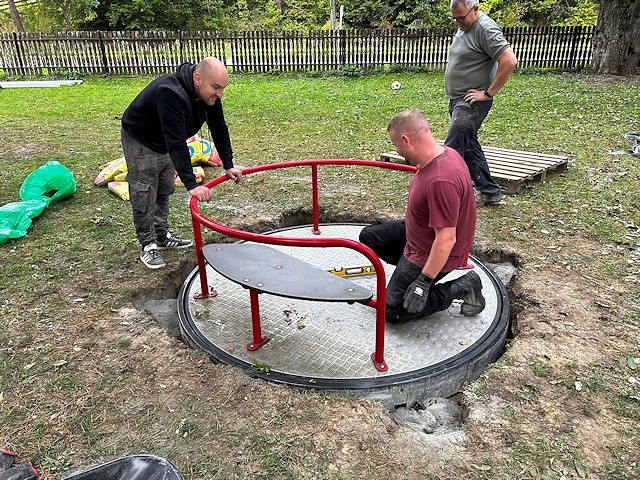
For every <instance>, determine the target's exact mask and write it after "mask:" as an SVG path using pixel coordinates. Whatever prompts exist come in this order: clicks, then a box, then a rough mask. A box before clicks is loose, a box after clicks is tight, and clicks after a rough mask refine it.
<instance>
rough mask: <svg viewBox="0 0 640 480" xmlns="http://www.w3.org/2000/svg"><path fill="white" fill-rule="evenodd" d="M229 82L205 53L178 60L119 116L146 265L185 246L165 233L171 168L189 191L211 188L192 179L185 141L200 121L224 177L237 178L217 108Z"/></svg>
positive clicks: (206, 194) (201, 195) (158, 263)
mask: <svg viewBox="0 0 640 480" xmlns="http://www.w3.org/2000/svg"><path fill="white" fill-rule="evenodd" d="M228 83H229V73H228V72H227V68H226V66H225V65H224V64H223V63H222V62H221V61H220V60H218V59H216V58H212V57H207V58H205V59H203V60H202V61H201V62H200V63H198V64H197V65H194V64H191V63H184V64H182V65H180V66H179V67H178V69H177V71H176V72H175V73H172V74H168V75H163V76H161V77H159V78H157V79H155V80H153V81H152V82H151V83H150V84H149V85H147V86H146V87H145V88H144V89H143V90H142V91H141V92H140V93H139V94H138V96H137V97H136V98H135V99H134V100H133V102H131V104H130V105H129V106H128V107H127V109H126V110H125V112H124V115H123V116H122V130H121V140H122V149H123V151H124V156H125V159H126V161H127V183H128V184H129V197H130V199H131V207H132V209H133V223H134V226H135V229H136V236H137V238H138V241H139V242H140V244H141V245H142V252H141V254H140V259H141V260H142V262H143V263H144V264H145V265H146V266H147V267H149V268H154V269H155V268H161V267H164V266H165V265H166V263H165V261H164V260H163V259H162V257H161V256H160V255H159V254H158V250H162V249H176V248H187V247H190V246H191V245H192V244H193V242H191V241H190V240H184V239H181V238H179V237H176V236H175V235H173V234H171V232H170V231H169V195H171V194H172V193H173V192H174V191H175V180H174V178H175V172H177V173H178V176H179V177H180V179H181V180H182V183H183V184H184V186H185V188H186V189H187V191H188V192H189V194H190V195H192V196H194V197H197V198H198V200H200V201H203V202H208V201H209V200H211V191H210V190H209V189H208V188H207V187H205V186H199V185H198V184H197V183H196V177H195V175H194V173H193V167H192V165H191V155H190V153H189V148H188V146H187V143H186V141H187V139H188V138H189V137H191V136H193V135H195V134H196V133H198V131H200V128H201V127H202V125H203V124H204V123H205V122H206V123H207V126H208V127H209V131H210V132H211V137H212V139H213V143H214V145H215V147H216V150H217V151H218V154H219V155H220V159H221V160H222V165H223V168H224V170H225V173H226V175H227V177H229V178H230V179H232V180H234V181H235V182H239V181H240V179H241V178H242V172H241V171H240V170H239V169H237V168H234V166H233V151H232V149H231V140H230V139H229V129H228V128H227V124H226V122H225V120H224V114H223V112H222V103H221V101H220V99H221V98H222V94H223V91H224V89H225V87H226V86H227V84H228Z"/></svg>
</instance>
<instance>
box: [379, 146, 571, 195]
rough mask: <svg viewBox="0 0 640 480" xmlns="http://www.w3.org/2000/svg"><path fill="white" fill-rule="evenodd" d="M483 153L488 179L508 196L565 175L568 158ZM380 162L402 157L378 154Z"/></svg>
mask: <svg viewBox="0 0 640 480" xmlns="http://www.w3.org/2000/svg"><path fill="white" fill-rule="evenodd" d="M439 143H442V142H439ZM482 150H483V151H484V154H485V157H486V158H487V164H488V165H489V172H490V173H491V177H492V178H493V179H494V180H495V181H496V182H498V183H501V184H506V186H504V187H503V190H504V193H507V194H513V193H518V191H520V188H522V184H523V183H524V182H525V181H533V182H542V181H544V180H545V179H546V176H547V172H550V171H553V172H564V171H565V170H566V169H567V164H568V158H567V157H565V156H563V155H549V154H546V153H533V152H525V151H522V150H509V149H506V148H496V147H485V146H483V147H482ZM380 160H382V161H387V162H388V161H399V162H403V161H404V157H402V156H401V155H398V153H397V152H388V153H383V154H381V155H380Z"/></svg>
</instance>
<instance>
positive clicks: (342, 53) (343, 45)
mask: <svg viewBox="0 0 640 480" xmlns="http://www.w3.org/2000/svg"><path fill="white" fill-rule="evenodd" d="M338 33H339V34H340V65H343V66H344V65H345V63H346V61H347V55H346V49H347V36H346V35H347V32H346V31H345V30H338Z"/></svg>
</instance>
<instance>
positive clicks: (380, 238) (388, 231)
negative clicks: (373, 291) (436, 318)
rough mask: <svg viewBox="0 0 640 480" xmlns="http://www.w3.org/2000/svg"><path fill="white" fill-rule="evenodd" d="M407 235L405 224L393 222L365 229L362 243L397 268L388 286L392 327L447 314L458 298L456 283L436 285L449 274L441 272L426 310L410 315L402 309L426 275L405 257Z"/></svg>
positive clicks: (388, 305)
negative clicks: (414, 284) (409, 290)
mask: <svg viewBox="0 0 640 480" xmlns="http://www.w3.org/2000/svg"><path fill="white" fill-rule="evenodd" d="M405 232H406V230H405V223H404V220H392V221H383V222H381V223H374V224H373V225H368V226H366V227H364V228H363V229H362V231H361V232H360V237H359V240H360V243H362V244H364V245H366V246H367V247H369V248H370V249H371V250H373V251H374V252H375V253H376V255H378V257H380V259H381V260H384V261H386V262H387V263H390V264H392V265H396V269H395V270H394V272H393V275H391V279H390V280H389V284H388V285H387V298H386V319H387V322H389V323H400V322H405V321H407V320H412V319H415V318H422V317H426V316H427V315H431V314H432V313H435V312H439V311H441V310H446V309H447V308H449V305H451V302H453V300H454V298H455V295H454V293H453V292H452V291H451V283H452V282H446V283H438V284H436V282H438V281H439V280H440V279H442V278H443V277H444V276H445V275H446V274H447V273H448V272H441V273H439V274H438V275H437V276H436V278H435V280H434V281H433V283H432V284H431V288H429V297H428V298H427V304H426V305H425V308H424V310H422V311H421V312H418V313H409V312H407V311H406V310H405V309H404V308H402V304H403V302H404V294H405V292H406V291H407V288H409V285H411V282H413V281H414V280H415V279H416V278H418V275H420V273H422V267H419V266H418V265H415V264H413V263H411V262H410V261H409V260H407V259H406V258H405V257H404V255H403V254H402V252H403V251H404V245H405V243H407V238H406V233H405Z"/></svg>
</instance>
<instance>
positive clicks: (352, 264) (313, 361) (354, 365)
mask: <svg viewBox="0 0 640 480" xmlns="http://www.w3.org/2000/svg"><path fill="white" fill-rule="evenodd" d="M320 227H321V228H320V235H314V234H313V233H312V226H310V225H304V226H296V227H290V228H286V229H280V230H274V231H272V232H267V233H265V234H266V235H269V234H277V235H278V236H280V237H294V238H318V237H327V238H335V237H339V238H348V239H353V240H357V239H358V235H359V233H360V230H361V229H362V228H363V227H364V225H362V224H323V225H321V226H320ZM271 247H272V248H275V249H278V250H281V251H283V252H285V253H288V254H289V255H292V256H294V257H296V258H299V259H301V260H303V261H305V262H307V263H309V264H311V265H314V266H317V267H319V268H322V269H325V270H336V271H340V270H341V269H346V268H356V269H357V267H362V266H366V265H368V264H369V263H370V262H369V261H368V259H367V258H366V257H365V256H364V255H362V254H360V253H358V252H357V251H355V250H352V249H347V248H340V247H311V248H307V247H290V246H279V245H271ZM469 263H470V264H471V265H474V270H475V271H476V272H477V273H478V275H479V276H480V278H481V279H482V285H483V289H482V293H483V295H484V297H485V299H486V308H485V309H484V311H483V312H482V313H481V314H480V315H477V316H474V317H465V316H463V315H461V314H460V302H459V301H457V300H456V301H454V303H453V304H452V305H451V306H450V307H449V309H448V310H446V311H443V312H438V313H436V314H433V315H431V316H428V317H425V318H424V319H418V320H413V321H410V322H406V323H404V324H401V325H393V324H387V326H386V329H385V350H384V357H385V361H386V363H387V365H388V366H389V369H388V371H386V372H380V371H378V370H376V368H375V367H374V365H373V363H372V361H371V353H372V352H373V351H374V347H375V344H374V342H375V313H376V311H375V309H374V308H372V307H369V306H366V305H363V304H359V303H356V304H346V303H336V302H317V301H314V302H312V301H306V300H296V299H290V298H283V297H278V296H273V295H268V294H261V295H260V313H261V320H262V331H263V333H264V334H266V335H268V336H269V337H270V340H269V342H267V343H266V344H264V345H263V346H262V347H260V348H259V349H258V350H255V351H251V352H250V351H248V350H247V348H246V346H247V343H248V342H249V341H250V340H251V309H250V296H249V291H248V290H247V289H245V288H243V287H242V286H240V285H238V284H236V283H234V282H232V281H230V280H228V279H226V278H225V277H223V276H222V275H220V274H219V273H217V272H216V271H215V270H213V269H212V268H211V267H210V266H207V282H208V284H209V285H210V286H211V287H212V288H213V289H215V290H216V292H217V296H215V297H209V298H195V297H197V296H198V294H199V293H200V291H201V290H200V278H199V275H198V269H197V268H196V269H194V270H193V271H192V272H191V274H190V275H189V277H187V279H186V280H185V282H184V284H183V285H182V288H181V290H180V293H179V296H178V318H179V323H180V329H181V333H182V337H183V339H184V340H185V342H186V343H188V344H189V345H191V346H192V347H194V348H197V349H201V350H203V351H204V352H206V353H207V354H208V355H209V356H210V358H211V359H212V360H213V361H216V362H220V363H224V364H229V365H234V366H237V367H240V368H242V369H243V370H246V371H247V372H250V374H251V375H254V376H256V377H260V378H263V379H265V380H269V381H273V382H278V383H282V384H286V385H290V386H293V387H297V388H303V389H311V388H312V389H320V390H326V391H332V392H340V393H344V394H347V395H356V396H359V397H364V398H368V399H371V400H376V401H379V402H381V403H382V404H383V405H385V406H386V407H387V408H389V409H393V408H396V407H399V406H404V405H406V406H411V405H413V404H414V403H416V402H418V403H423V401H424V400H426V399H428V398H431V397H448V396H451V395H453V394H455V393H457V392H460V391H461V389H462V387H463V385H464V384H465V383H466V382H470V381H473V380H475V379H476V378H478V376H480V374H481V373H482V372H483V371H484V369H485V368H486V367H487V365H489V364H490V363H492V362H494V361H495V360H496V359H497V358H498V357H499V356H500V355H501V354H502V351H503V349H504V345H505V342H506V336H507V327H508V320H509V300H508V296H507V293H506V289H505V287H504V285H503V284H502V282H501V281H500V279H499V278H498V277H497V276H496V275H495V274H494V273H493V272H492V271H491V270H490V269H489V268H487V267H486V266H485V265H483V264H482V263H481V262H480V261H479V260H478V259H477V258H475V257H473V256H470V257H469ZM383 266H384V269H385V275H386V277H387V281H388V279H389V278H390V277H391V274H392V273H393V270H394V266H393V265H388V264H386V263H383ZM467 271H468V270H466V269H461V270H456V271H454V272H451V273H450V274H449V275H448V276H447V277H445V278H444V279H443V280H444V281H448V280H451V279H452V278H455V277H456V276H460V275H464V274H465V273H466V272H467ZM349 280H351V281H353V282H355V283H357V284H358V285H361V286H363V287H366V288H369V289H371V291H373V292H375V291H376V285H375V275H362V276H349Z"/></svg>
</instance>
